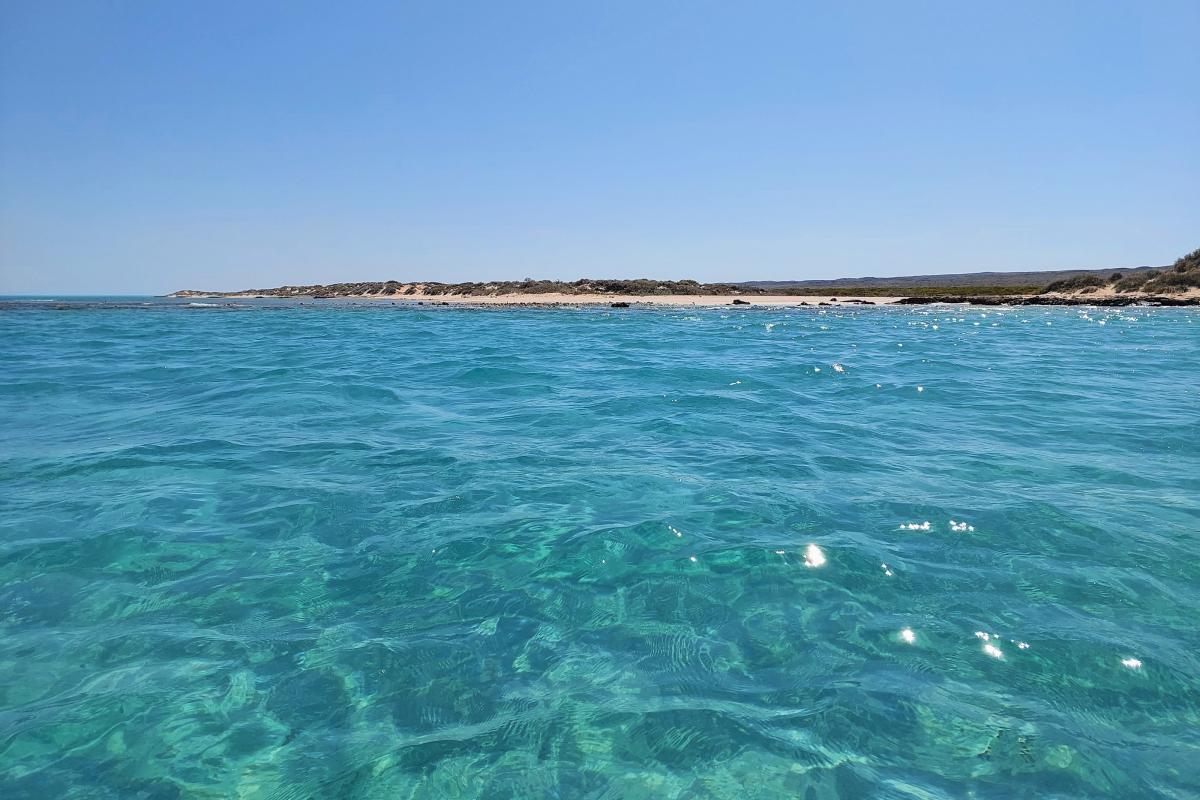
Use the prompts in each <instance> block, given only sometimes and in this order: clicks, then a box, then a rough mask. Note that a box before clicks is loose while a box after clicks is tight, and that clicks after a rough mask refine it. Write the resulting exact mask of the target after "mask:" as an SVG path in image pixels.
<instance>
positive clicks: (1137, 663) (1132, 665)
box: [1121, 657, 1142, 669]
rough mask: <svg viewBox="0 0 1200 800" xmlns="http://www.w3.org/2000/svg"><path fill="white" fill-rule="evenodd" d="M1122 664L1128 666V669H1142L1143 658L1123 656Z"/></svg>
mask: <svg viewBox="0 0 1200 800" xmlns="http://www.w3.org/2000/svg"><path fill="white" fill-rule="evenodd" d="M1121 666H1123V667H1126V668H1128V669H1141V668H1142V662H1141V660H1140V659H1136V658H1132V657H1130V658H1122V659H1121Z"/></svg>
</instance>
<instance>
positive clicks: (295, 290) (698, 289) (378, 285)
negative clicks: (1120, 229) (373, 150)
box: [175, 250, 1200, 303]
mask: <svg viewBox="0 0 1200 800" xmlns="http://www.w3.org/2000/svg"><path fill="white" fill-rule="evenodd" d="M1039 275H1043V276H1045V277H1050V275H1047V274H1046V273H1033V272H1029V273H1018V274H1016V275H1004V274H1001V273H979V274H977V275H969V274H965V273H964V274H963V275H951V276H936V275H928V276H917V277H913V278H907V279H906V278H888V279H879V278H860V279H848V280H845V281H844V282H843V281H842V280H838V281H814V282H810V283H807V284H806V283H803V282H796V283H790V282H777V281H758V282H747V283H700V282H699V281H694V280H678V281H659V280H653V279H650V278H632V279H618V278H580V279H579V280H576V281H549V280H534V279H533V278H526V279H525V280H523V281H486V282H484V281H474V282H468V283H438V282H407V283H401V282H400V281H365V282H360V283H333V284H325V285H312V286H280V287H278V288H275V289H249V290H245V291H242V292H202V291H195V290H185V291H182V292H176V293H175V296H176V297H197V296H205V297H221V296H226V297H228V296H240V295H258V296H263V297H297V298H298V297H318V298H323V297H397V298H404V297H413V298H414V299H415V298H417V297H428V296H431V295H432V296H451V295H453V296H457V297H488V296H495V295H512V294H517V295H549V294H556V295H563V296H565V297H568V298H569V297H571V296H578V295H609V296H613V297H654V296H663V295H684V296H687V295H717V296H725V297H739V296H741V297H747V298H754V297H758V296H763V295H786V296H792V297H796V296H809V297H818V298H822V297H828V298H830V299H833V298H835V297H843V298H846V297H907V298H912V299H913V300H914V301H918V302H919V301H921V300H922V299H924V300H925V301H926V302H929V301H931V300H943V299H944V300H946V301H953V300H954V299H955V298H962V299H963V300H967V299H970V298H987V299H988V301H989V302H991V301H992V300H993V299H995V298H1012V299H1013V300H1014V301H1017V300H1020V299H1021V298H1022V297H1025V298H1026V299H1027V300H1030V301H1032V298H1037V297H1041V299H1040V300H1037V302H1038V303H1043V302H1057V301H1058V300H1059V299H1061V300H1063V301H1067V300H1071V301H1073V300H1077V299H1079V298H1072V297H1067V298H1054V297H1044V296H1045V295H1049V294H1056V295H1062V294H1066V295H1072V294H1078V295H1092V294H1094V293H1096V292H1098V291H1099V290H1101V289H1105V288H1110V289H1112V290H1114V291H1115V292H1117V293H1122V292H1128V293H1133V292H1137V293H1142V294H1147V295H1161V296H1165V295H1171V294H1181V293H1183V292H1185V291H1187V290H1189V289H1193V288H1200V250H1194V251H1192V252H1191V253H1188V254H1187V255H1185V256H1183V257H1182V258H1180V259H1179V260H1178V261H1176V262H1175V263H1174V264H1173V265H1172V266H1170V267H1166V268H1163V269H1151V268H1149V267H1138V268H1136V269H1131V270H1127V271H1125V272H1113V273H1111V274H1109V275H1105V274H1104V273H1103V272H1101V271H1099V270H1092V271H1080V272H1075V273H1071V272H1067V271H1059V272H1057V273H1055V277H1057V278H1058V279H1057V280H1055V281H1053V282H1052V283H1049V284H1047V285H1045V286H1038V285H1022V284H1020V283H1018V281H1017V280H1015V278H1024V279H1025V280H1026V281H1031V280H1036V279H1037V278H1038V276H1039ZM947 279H950V280H954V281H957V282H955V283H940V282H939V280H947ZM968 279H970V280H968ZM1044 279H1045V278H1043V280H1044ZM860 281H861V283H860ZM902 281H911V283H909V284H907V285H905V284H904V283H902ZM993 281H994V282H993ZM833 283H836V284H837V285H836V286H832V285H830V284H833ZM814 284H821V285H814ZM1100 299H1104V298H1100ZM1136 299H1137V298H1134V300H1135V301H1136ZM1162 299H1163V300H1164V301H1165V300H1167V299H1170V298H1166V297H1163V298H1162ZM1092 301H1096V302H1098V301H1099V300H1097V299H1096V298H1089V302H1092ZM1189 302H1190V301H1189Z"/></svg>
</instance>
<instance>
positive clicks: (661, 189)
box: [0, 0, 1200, 293]
mask: <svg viewBox="0 0 1200 800" xmlns="http://www.w3.org/2000/svg"><path fill="white" fill-rule="evenodd" d="M0 14H2V19H0V92H2V94H0V219H2V222H0V248H2V249H0V259H2V261H0V292H5V293H14V292H42V293H67V292H73V293H110V292H111V293H117V292H121V293H160V292H166V291H169V290H173V289H178V288H183V287H190V288H215V289H237V288H248V287H264V286H274V285H278V284H281V283H289V282H332V281H339V280H371V279H388V278H395V279H398V280H406V279H416V278H421V279H435V280H445V281H458V280H473V279H492V278H523V277H526V276H534V277H554V278H576V277H582V276H590V277H602V276H617V277H632V276H650V277H660V278H668V277H694V278H698V279H702V280H721V279H726V280H728V279H753V278H758V279H784V278H813V277H842V276H847V277H848V276H862V275H901V274H913V273H925V272H955V271H975V270H1021V269H1043V268H1067V267H1104V268H1108V267H1124V266H1132V265H1138V264H1147V263H1149V264H1160V263H1167V262H1170V261H1171V260H1173V259H1174V258H1175V257H1177V256H1178V255H1181V254H1182V253H1183V252H1185V251H1188V250H1191V249H1193V248H1195V247H1198V246H1200V191H1198V189H1200V180H1198V179H1200V47H1198V46H1197V42H1198V41H1200V3H1198V2H1196V0H1183V1H1182V2H1155V1H1154V0H1149V1H1148V2H1147V1H1145V0H1143V2H1123V3H1112V2H1102V1H1101V2H1078V3H1075V2H1058V1H1055V2H1045V0H1041V1H1040V2H1029V3H1026V2H1003V3H1000V2H993V3H974V2H962V0H956V1H955V2H939V3H929V2H907V3H898V2H849V3H840V2H832V1H831V2H826V3H821V4H816V3H801V2H780V3H769V2H746V3H733V2H725V3H704V2H689V3H684V2H675V3H665V2H664V3H658V2H647V1H646V0H640V1H639V2H596V3H574V2H499V3H497V2H488V3H483V2H480V3H466V2H428V3H402V2H387V3H383V2H381V3H374V2H358V3H331V2H323V3H309V2H295V1H294V0H289V2H279V3H274V2H224V1H221V0H216V1H211V2H100V1H99V0H89V1H88V2H67V3H63V2H48V1H46V0H38V1H37V2H34V1H33V0H29V1H28V2H12V0H0Z"/></svg>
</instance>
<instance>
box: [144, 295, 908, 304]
mask: <svg viewBox="0 0 1200 800" xmlns="http://www.w3.org/2000/svg"><path fill="white" fill-rule="evenodd" d="M168 297H183V298H208V299H221V300H251V299H262V298H278V297H282V295H267V294H254V293H237V294H225V293H212V294H191V293H188V294H182V293H176V294H173V295H168ZM287 297H293V298H296V299H310V300H371V301H389V300H390V301H393V302H396V301H399V302H404V303H424V304H427V305H428V304H433V305H454V306H612V305H613V304H614V303H618V304H620V303H624V304H627V305H629V306H630V307H633V306H680V307H689V306H705V307H710V306H731V305H738V306H743V305H750V306H818V305H824V306H853V305H892V304H895V303H898V302H900V300H902V299H903V298H901V297H868V296H859V295H849V296H845V297H837V296H834V295H750V296H747V297H742V296H737V295H709V294H704V295H687V294H678V295H619V294H566V293H559V292H548V293H543V294H516V293H513V294H494V295H462V294H425V293H414V294H394V295H382V294H357V295H340V294H339V295H336V296H321V295H299V294H298V295H287ZM734 301H740V302H736V303H735V302H734Z"/></svg>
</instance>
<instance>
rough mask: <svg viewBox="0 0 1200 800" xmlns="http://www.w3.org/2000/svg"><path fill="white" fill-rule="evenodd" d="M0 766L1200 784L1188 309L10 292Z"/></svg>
mask: <svg viewBox="0 0 1200 800" xmlns="http://www.w3.org/2000/svg"><path fill="white" fill-rule="evenodd" d="M0 358H2V363H3V380H2V381H0V795H2V796H3V797H4V798H6V800H18V798H38V799H39V800H40V799H41V798H51V797H53V798H146V799H151V798H248V799H249V798H255V799H257V798H262V799H263V800H266V799H268V798H270V799H271V800H282V799H283V798H289V799H294V798H309V797H312V798H334V797H336V798H489V799H491V798H614V799H615V798H655V799H656V800H662V799H663V798H714V799H715V798H751V799H753V800H765V799H766V798H804V800H833V799H834V798H897V799H900V798H905V799H908V798H912V799H913V800H940V799H941V798H947V799H949V798H955V799H957V798H998V799H1007V798H1022V797H1029V798H1092V797H1095V798H1194V797H1197V796H1198V795H1200V312H1198V311H1197V310H1195V309H1172V308H1136V307H1134V308H1116V309H1104V308H1085V307H1081V308H1028V307H1026V308H980V307H965V306H956V305H946V306H916V307H904V308H899V307H896V308H881V307H870V308H868V307H863V308H845V307H828V308H803V309H779V308H774V309H768V310H764V309H754V308H750V309H741V308H736V309H735V308H728V307H720V308H711V309H698V310H693V309H683V308H678V309H671V308H657V309H638V308H633V309H620V310H618V309H609V308H606V307H605V308H583V309H562V308H559V309H536V308H505V309H469V308H441V307H430V306H421V307H417V306H412V305H402V304H391V303H381V302H363V303H353V302H334V301H329V302H323V301H319V302H313V301H310V302H308V303H307V304H304V305H301V304H299V303H297V302H294V301H274V300H264V301H174V300H161V299H153V298H116V299H91V300H81V299H65V298H42V299H41V300H40V301H34V300H31V299H28V298H25V299H18V298H9V299H7V300H5V301H3V302H0Z"/></svg>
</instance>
